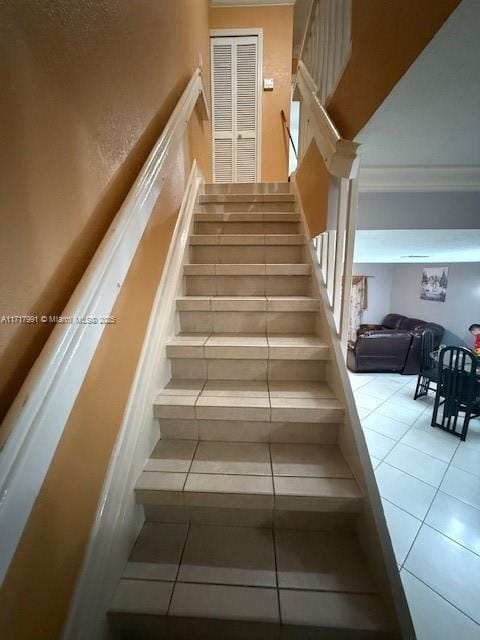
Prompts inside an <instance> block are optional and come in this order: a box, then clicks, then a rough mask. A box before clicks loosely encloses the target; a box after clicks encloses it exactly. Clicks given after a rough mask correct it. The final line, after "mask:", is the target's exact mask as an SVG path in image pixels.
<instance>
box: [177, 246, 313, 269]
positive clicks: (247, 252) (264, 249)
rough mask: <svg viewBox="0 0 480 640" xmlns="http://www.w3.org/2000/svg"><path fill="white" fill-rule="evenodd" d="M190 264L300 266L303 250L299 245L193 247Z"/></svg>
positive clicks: (191, 248) (302, 261)
mask: <svg viewBox="0 0 480 640" xmlns="http://www.w3.org/2000/svg"><path fill="white" fill-rule="evenodd" d="M190 262H191V263H192V264H301V263H304V262H305V248H304V247H302V246H299V245H279V246H264V245H257V246H255V245H225V246H214V245H213V246H212V245H195V246H191V247H190Z"/></svg>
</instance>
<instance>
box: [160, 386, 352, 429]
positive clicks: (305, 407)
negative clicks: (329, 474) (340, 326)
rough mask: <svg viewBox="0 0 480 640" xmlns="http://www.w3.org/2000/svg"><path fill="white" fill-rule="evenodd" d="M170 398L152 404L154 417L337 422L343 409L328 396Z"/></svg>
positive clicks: (166, 396) (189, 396) (164, 396)
mask: <svg viewBox="0 0 480 640" xmlns="http://www.w3.org/2000/svg"><path fill="white" fill-rule="evenodd" d="M233 393H234V391H232V395H226V394H222V395H208V394H204V393H202V392H201V393H200V394H199V395H198V396H195V395H192V394H191V395H185V396H182V395H170V394H165V393H160V394H158V396H157V397H156V398H155V401H154V416H155V417H156V418H166V419H168V418H170V419H179V420H244V421H253V422H315V423H322V422H327V423H337V422H340V421H341V419H342V418H343V408H342V405H341V404H340V403H339V401H338V400H336V399H335V398H333V397H332V396H330V397H328V396H327V397H323V398H321V397H316V398H306V397H303V398H302V397H301V398H297V397H291V396H290V397H282V396H280V395H278V394H274V395H270V396H268V395H267V396H265V397H259V394H258V393H257V394H254V395H252V396H247V395H239V394H237V395H233Z"/></svg>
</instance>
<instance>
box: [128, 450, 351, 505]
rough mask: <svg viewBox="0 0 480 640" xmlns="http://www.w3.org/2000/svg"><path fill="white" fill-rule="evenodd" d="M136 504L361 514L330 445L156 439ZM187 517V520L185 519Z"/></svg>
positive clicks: (343, 463)
mask: <svg viewBox="0 0 480 640" xmlns="http://www.w3.org/2000/svg"><path fill="white" fill-rule="evenodd" d="M135 493H136V500H137V502H138V503H140V504H147V505H148V504H150V505H159V506H165V507H176V508H185V509H186V510H187V512H188V510H189V509H196V508H206V509H215V508H216V509H221V510H224V509H228V510H231V509H249V510H254V511H255V510H260V511H262V512H264V513H265V514H269V516H270V517H273V512H276V511H278V512H285V511H286V512H298V511H299V512H307V513H308V512H327V513H329V512H333V511H334V512H341V513H343V512H345V513H359V512H361V511H362V509H363V496H362V493H361V491H360V488H359V487H358V485H357V483H356V481H355V479H354V478H353V476H352V473H351V471H350V469H349V467H348V465H347V463H346V461H345V460H344V458H343V456H342V454H341V452H340V449H339V448H338V447H337V446H336V445H313V444H291V443H289V444H281V443H270V444H269V443H246V442H215V441H199V442H196V441H186V440H160V441H159V443H158V445H157V446H156V448H155V449H154V451H153V452H152V456H151V458H150V459H149V460H148V461H147V464H146V467H145V470H144V471H143V472H142V473H141V475H140V477H139V479H138V481H137V485H136V489H135ZM186 517H189V516H186Z"/></svg>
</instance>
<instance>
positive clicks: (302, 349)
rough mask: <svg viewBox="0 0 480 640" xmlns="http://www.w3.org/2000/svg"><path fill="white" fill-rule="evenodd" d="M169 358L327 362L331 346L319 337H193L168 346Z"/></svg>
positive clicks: (218, 335) (250, 335)
mask: <svg viewBox="0 0 480 640" xmlns="http://www.w3.org/2000/svg"><path fill="white" fill-rule="evenodd" d="M166 350H167V356H168V357H169V358H207V359H211V358H214V359H215V358H220V359H253V360H283V359H286V360H325V359H328V358H329V357H330V347H329V345H328V343H327V342H326V341H325V340H323V339H322V338H320V337H319V336H316V335H311V336H308V335H297V334H292V335H280V334H278V335H277V334H274V335H271V334H265V333H264V334H238V333H237V334H222V333H216V334H190V335H177V336H175V337H174V338H172V339H171V340H169V341H168V342H167V345H166Z"/></svg>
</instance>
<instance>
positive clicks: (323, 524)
mask: <svg viewBox="0 0 480 640" xmlns="http://www.w3.org/2000/svg"><path fill="white" fill-rule="evenodd" d="M143 507H144V511H145V519H146V521H147V522H165V523H175V524H188V523H190V524H213V525H225V526H229V525H235V526H245V527H272V526H273V527H275V528H276V529H304V530H314V531H351V532H354V531H355V530H356V522H357V517H358V515H357V513H356V511H350V512H345V511H344V512H339V513H335V512H334V511H333V510H332V511H289V510H284V509H249V508H243V509H242V508H238V509H233V508H220V507H216V508H213V507H208V506H202V507H198V506H197V507H196V506H189V507H187V506H185V505H178V506H176V505H156V504H143Z"/></svg>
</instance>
